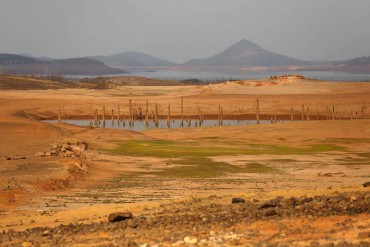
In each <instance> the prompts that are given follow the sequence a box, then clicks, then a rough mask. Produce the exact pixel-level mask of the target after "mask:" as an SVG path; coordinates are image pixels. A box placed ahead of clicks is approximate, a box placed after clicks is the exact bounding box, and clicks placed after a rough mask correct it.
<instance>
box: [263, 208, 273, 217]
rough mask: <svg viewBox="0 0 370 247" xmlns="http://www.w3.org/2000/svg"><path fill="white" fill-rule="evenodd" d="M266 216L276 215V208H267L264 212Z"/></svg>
mask: <svg viewBox="0 0 370 247" xmlns="http://www.w3.org/2000/svg"><path fill="white" fill-rule="evenodd" d="M263 215H264V216H266V217H270V216H274V215H276V211H275V209H274V208H270V209H267V210H266V211H265V212H264V213H263Z"/></svg>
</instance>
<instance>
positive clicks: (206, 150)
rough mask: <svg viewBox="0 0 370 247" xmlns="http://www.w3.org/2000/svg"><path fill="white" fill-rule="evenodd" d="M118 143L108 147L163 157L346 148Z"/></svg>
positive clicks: (117, 152)
mask: <svg viewBox="0 0 370 247" xmlns="http://www.w3.org/2000/svg"><path fill="white" fill-rule="evenodd" d="M117 144H118V147H117V148H114V149H109V150H106V151H107V152H109V153H111V154H114V155H128V156H149V157H159V158H204V157H211V156H221V155H238V154H244V155H256V154H281V155H283V154H285V155H286V154H313V153H321V152H329V151H338V150H343V149H344V148H342V147H338V146H335V145H329V144H319V145H312V146H305V147H288V146H277V145H262V144H244V145H241V144H240V143H238V144H236V145H235V146H233V147H232V146H231V147H220V146H209V145H208V146H202V145H201V144H202V143H200V142H175V141H164V140H155V141H138V140H130V141H119V142H117Z"/></svg>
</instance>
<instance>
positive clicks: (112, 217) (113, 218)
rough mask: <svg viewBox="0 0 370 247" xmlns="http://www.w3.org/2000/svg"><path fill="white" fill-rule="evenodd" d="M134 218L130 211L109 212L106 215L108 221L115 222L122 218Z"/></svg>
mask: <svg viewBox="0 0 370 247" xmlns="http://www.w3.org/2000/svg"><path fill="white" fill-rule="evenodd" d="M132 218H134V217H133V215H132V213H131V212H117V213H111V214H110V215H109V216H108V221H109V222H117V221H122V220H128V219H132Z"/></svg>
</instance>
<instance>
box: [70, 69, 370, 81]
mask: <svg viewBox="0 0 370 247" xmlns="http://www.w3.org/2000/svg"><path fill="white" fill-rule="evenodd" d="M129 72H130V73H125V74H115V75H105V76H141V77H147V78H156V79H162V80H176V81H182V80H188V79H197V80H200V81H204V82H213V81H214V82H216V81H227V80H252V79H266V78H270V76H274V75H287V74H300V75H303V76H305V77H306V78H311V79H316V80H325V81H355V82H363V81H367V82H370V74H354V73H346V72H338V71H263V72H250V71H180V70H153V71H147V70H133V71H129ZM67 77H72V78H84V77H90V78H93V77H97V76H84V75H81V76H67Z"/></svg>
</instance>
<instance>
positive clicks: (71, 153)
mask: <svg viewBox="0 0 370 247" xmlns="http://www.w3.org/2000/svg"><path fill="white" fill-rule="evenodd" d="M63 156H64V157H73V156H75V153H74V152H72V151H68V150H67V151H65V153H64V154H63Z"/></svg>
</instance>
